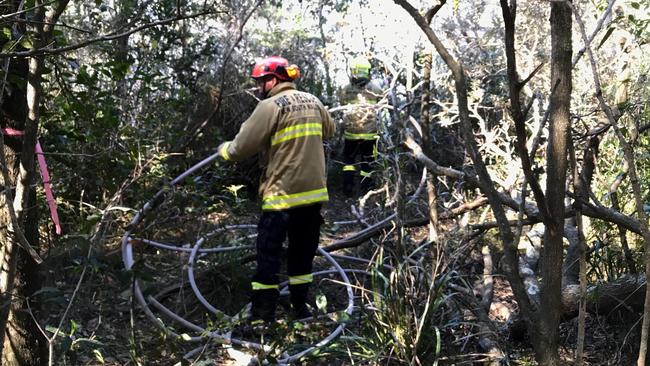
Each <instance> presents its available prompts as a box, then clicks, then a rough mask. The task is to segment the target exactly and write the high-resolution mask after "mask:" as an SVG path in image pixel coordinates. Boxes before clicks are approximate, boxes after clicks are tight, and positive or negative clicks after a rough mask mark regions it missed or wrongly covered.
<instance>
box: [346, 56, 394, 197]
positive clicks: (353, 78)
mask: <svg viewBox="0 0 650 366" xmlns="http://www.w3.org/2000/svg"><path fill="white" fill-rule="evenodd" d="M348 69H349V78H350V83H349V84H348V85H346V86H345V87H344V88H343V89H342V90H341V92H340V95H339V100H340V103H341V105H342V106H349V107H350V108H349V109H347V110H346V111H345V112H344V114H343V130H344V131H343V139H344V145H343V163H344V165H343V193H344V194H345V195H346V196H348V197H350V196H352V195H354V193H355V189H356V184H355V180H356V179H357V178H356V177H357V176H358V177H359V178H358V179H359V181H360V182H361V190H362V191H367V190H369V189H370V188H371V187H372V185H373V182H372V177H371V172H372V170H371V168H370V163H371V162H372V161H373V160H374V159H375V156H376V146H377V139H378V135H377V108H376V107H377V106H376V104H377V103H378V102H379V101H380V100H381V99H382V97H383V90H382V88H381V85H380V84H379V82H377V81H375V80H371V78H370V75H371V74H370V70H371V65H370V62H369V61H368V60H367V59H366V58H364V57H357V58H355V59H353V60H352V61H351V62H350V65H349V68H348ZM357 159H358V160H359V162H358V163H357Z"/></svg>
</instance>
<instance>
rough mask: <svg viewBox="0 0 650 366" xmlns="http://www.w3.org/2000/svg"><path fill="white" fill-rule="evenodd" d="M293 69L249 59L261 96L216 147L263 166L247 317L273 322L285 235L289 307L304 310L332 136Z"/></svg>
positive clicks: (297, 312)
mask: <svg viewBox="0 0 650 366" xmlns="http://www.w3.org/2000/svg"><path fill="white" fill-rule="evenodd" d="M299 76H300V70H299V69H298V67H297V66H296V65H289V63H288V62H287V60H286V59H284V58H282V57H276V56H273V57H267V58H265V59H263V60H261V61H260V62H258V63H256V64H255V66H254V67H253V71H252V74H251V77H252V78H253V79H255V81H256V82H257V86H258V92H259V94H260V97H261V99H262V100H261V101H260V102H259V104H258V105H257V106H256V108H255V110H254V111H253V113H252V114H251V116H250V117H249V118H248V119H247V120H246V121H245V122H244V123H243V124H242V126H241V128H240V130H239V133H237V135H236V136H235V138H234V139H233V140H232V141H227V142H224V143H222V144H221V145H220V146H219V148H218V149H219V154H220V156H221V157H222V158H223V159H225V160H232V161H239V160H243V159H246V158H248V157H250V156H252V155H255V154H257V153H261V159H260V160H261V162H262V165H263V166H264V172H263V174H262V177H261V179H260V188H259V192H260V196H261V198H262V215H261V217H260V220H259V223H258V227H257V229H258V236H257V245H256V247H257V255H256V257H257V269H256V272H255V274H254V276H253V277H252V281H251V287H252V295H251V314H250V320H251V321H252V322H261V321H263V322H266V323H270V322H273V321H275V309H276V303H277V299H278V296H279V288H278V285H279V282H280V281H279V278H278V272H279V270H280V252H281V249H282V244H283V242H284V241H285V239H286V238H287V237H288V238H289V244H288V250H287V274H288V277H289V291H290V301H291V311H292V313H293V316H294V317H296V318H298V319H302V318H306V317H309V316H311V312H310V310H309V308H308V306H307V292H308V289H309V285H310V284H311V282H312V261H313V259H314V255H315V253H316V249H317V248H318V241H319V236H320V226H321V224H323V218H322V216H321V214H320V210H321V206H322V204H323V202H326V201H328V192H327V186H326V172H325V153H324V149H323V139H327V138H330V137H332V136H333V135H334V132H335V125H334V123H333V121H332V118H331V117H330V115H329V113H328V111H327V109H326V108H325V107H324V106H323V104H322V103H321V102H320V100H318V98H317V97H315V96H313V95H311V94H309V93H305V92H301V91H298V90H296V86H295V84H294V83H293V81H294V80H295V79H297V78H298V77H299Z"/></svg>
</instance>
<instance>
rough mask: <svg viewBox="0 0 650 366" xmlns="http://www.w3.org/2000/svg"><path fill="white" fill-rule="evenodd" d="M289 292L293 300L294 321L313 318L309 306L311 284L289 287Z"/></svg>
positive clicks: (292, 314) (292, 312)
mask: <svg viewBox="0 0 650 366" xmlns="http://www.w3.org/2000/svg"><path fill="white" fill-rule="evenodd" d="M289 292H290V295H289V297H290V299H291V316H292V317H293V318H294V319H304V318H311V317H312V313H311V310H309V307H308V306H307V293H308V292H309V284H301V285H291V286H289Z"/></svg>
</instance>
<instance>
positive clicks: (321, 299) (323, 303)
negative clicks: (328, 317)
mask: <svg viewBox="0 0 650 366" xmlns="http://www.w3.org/2000/svg"><path fill="white" fill-rule="evenodd" d="M316 307H317V308H318V310H321V311H323V312H325V308H326V307H327V297H325V295H323V294H319V295H318V296H316Z"/></svg>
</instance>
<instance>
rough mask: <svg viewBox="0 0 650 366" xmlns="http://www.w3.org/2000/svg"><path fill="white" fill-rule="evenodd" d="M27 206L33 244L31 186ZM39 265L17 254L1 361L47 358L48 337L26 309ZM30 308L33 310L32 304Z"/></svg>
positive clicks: (32, 362) (34, 226)
mask: <svg viewBox="0 0 650 366" xmlns="http://www.w3.org/2000/svg"><path fill="white" fill-rule="evenodd" d="M28 207H29V209H28V210H27V212H26V220H25V221H26V223H25V236H26V237H27V240H28V241H29V242H30V243H31V244H34V245H37V243H38V240H39V239H38V209H37V208H38V207H37V205H36V191H35V190H34V189H32V190H30V193H29V205H28ZM39 269H40V268H39V266H38V265H37V263H36V262H35V261H34V259H32V257H31V256H29V255H28V254H27V253H26V252H25V251H23V250H21V251H20V252H19V254H18V265H17V267H16V276H15V280H14V284H15V288H14V292H15V294H16V295H17V298H15V299H14V301H13V303H12V307H11V312H10V313H9V318H8V320H7V327H6V331H5V345H4V352H3V357H2V364H3V365H24V366H26V365H34V366H36V365H41V364H43V363H44V362H45V360H46V359H47V340H46V339H45V338H44V336H43V334H42V333H41V332H40V330H39V329H38V326H37V324H36V323H35V322H34V320H33V319H32V316H31V315H30V313H29V310H28V309H29V308H28V307H27V304H26V301H27V299H26V297H29V296H31V295H32V294H33V293H34V292H35V291H37V290H38V289H39V288H40V287H41V277H40V275H39ZM30 308H31V310H32V311H33V310H36V309H35V308H34V305H31V306H30Z"/></svg>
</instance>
